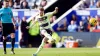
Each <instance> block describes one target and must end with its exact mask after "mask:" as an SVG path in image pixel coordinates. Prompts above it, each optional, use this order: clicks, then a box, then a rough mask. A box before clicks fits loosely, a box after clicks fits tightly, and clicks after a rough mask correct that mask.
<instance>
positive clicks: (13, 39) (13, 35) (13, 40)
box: [11, 33, 15, 54]
mask: <svg viewBox="0 0 100 56" xmlns="http://www.w3.org/2000/svg"><path fill="white" fill-rule="evenodd" d="M11 45H12V48H11V53H12V54H15V53H14V45H15V33H11Z"/></svg>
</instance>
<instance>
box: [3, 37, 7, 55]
mask: <svg viewBox="0 0 100 56" xmlns="http://www.w3.org/2000/svg"><path fill="white" fill-rule="evenodd" d="M6 40H7V38H6V37H4V36H3V48H4V54H6Z"/></svg>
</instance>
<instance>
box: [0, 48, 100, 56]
mask: <svg viewBox="0 0 100 56" xmlns="http://www.w3.org/2000/svg"><path fill="white" fill-rule="evenodd" d="M36 50H37V49H36V48H22V49H15V53H16V54H15V55H12V54H10V49H7V54H6V55H4V54H3V49H2V48H0V56H32V54H33V53H34V52H35V51H36ZM38 56H100V49H99V48H44V49H43V50H42V51H41V52H40V53H39V54H38Z"/></svg>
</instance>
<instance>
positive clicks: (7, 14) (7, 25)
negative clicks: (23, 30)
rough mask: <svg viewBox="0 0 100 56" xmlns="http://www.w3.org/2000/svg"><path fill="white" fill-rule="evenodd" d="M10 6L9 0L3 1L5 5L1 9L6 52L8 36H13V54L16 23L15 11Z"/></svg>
mask: <svg viewBox="0 0 100 56" xmlns="http://www.w3.org/2000/svg"><path fill="white" fill-rule="evenodd" d="M8 6H9V0H4V1H3V7H2V8H1V9H0V23H1V24H2V36H3V47H4V54H6V53H7V52H6V40H7V36H8V35H9V34H10V36H11V44H12V48H11V54H15V53H14V44H15V29H14V28H15V23H14V18H13V13H12V10H11V8H9V7H8Z"/></svg>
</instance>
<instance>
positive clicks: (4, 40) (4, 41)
mask: <svg viewBox="0 0 100 56" xmlns="http://www.w3.org/2000/svg"><path fill="white" fill-rule="evenodd" d="M7 35H8V30H7V24H4V23H2V37H3V48H4V54H6V41H7Z"/></svg>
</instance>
